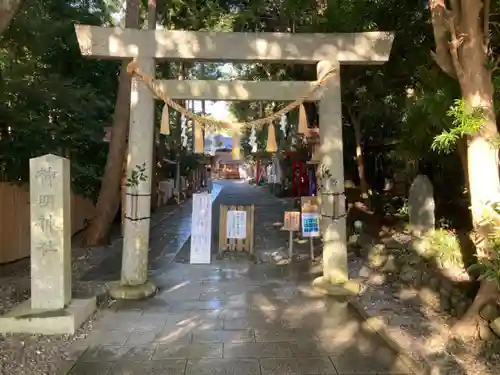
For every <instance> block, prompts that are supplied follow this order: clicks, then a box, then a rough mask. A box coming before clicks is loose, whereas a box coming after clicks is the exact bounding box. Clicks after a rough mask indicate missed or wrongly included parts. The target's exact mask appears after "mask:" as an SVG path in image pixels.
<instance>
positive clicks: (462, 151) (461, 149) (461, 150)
mask: <svg viewBox="0 0 500 375" xmlns="http://www.w3.org/2000/svg"><path fill="white" fill-rule="evenodd" d="M467 144H468V140H467V139H466V138H462V139H460V140H459V141H458V144H457V152H458V157H459V158H460V164H461V165H462V169H463V174H464V183H465V187H466V188H467V193H469V192H470V185H469V164H468V162H467Z"/></svg>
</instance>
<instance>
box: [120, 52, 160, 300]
mask: <svg viewBox="0 0 500 375" xmlns="http://www.w3.org/2000/svg"><path fill="white" fill-rule="evenodd" d="M137 63H138V65H139V68H140V69H141V70H142V71H144V73H145V74H148V75H151V76H153V77H154V75H155V62H154V60H153V59H151V58H141V59H138V60H137ZM153 143H154V98H153V95H152V94H151V92H150V91H149V89H148V88H147V87H146V85H145V84H143V83H141V82H139V81H138V80H137V79H135V78H133V79H132V89H131V97H130V131H129V143H128V157H127V161H128V162H127V178H128V179H129V178H130V177H131V176H132V174H133V173H134V171H136V172H138V171H139V168H144V171H143V176H144V178H143V179H141V178H139V180H138V181H137V184H135V185H134V184H132V185H133V186H127V191H126V195H127V199H126V207H125V208H126V213H125V225H124V235H123V254H122V271H121V280H120V285H117V286H114V287H113V288H111V291H110V294H111V296H112V297H114V298H117V299H139V298H144V297H147V296H150V295H152V294H153V293H154V292H155V291H156V287H155V286H154V285H153V284H151V283H150V282H149V281H148V252H149V224H150V215H151V176H152V173H153V169H152V165H153Z"/></svg>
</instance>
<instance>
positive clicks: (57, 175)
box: [30, 154, 71, 310]
mask: <svg viewBox="0 0 500 375" xmlns="http://www.w3.org/2000/svg"><path fill="white" fill-rule="evenodd" d="M70 181H71V179H70V163H69V160H68V159H65V158H61V157H59V156H56V155H52V154H48V155H44V156H40V157H38V158H33V159H30V212H31V308H32V309H35V310H36V309H42V310H58V309H63V308H65V307H66V306H67V305H68V304H69V303H70V301H71V211H70V204H71V189H70Z"/></svg>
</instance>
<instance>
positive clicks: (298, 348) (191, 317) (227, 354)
mask: <svg viewBox="0 0 500 375" xmlns="http://www.w3.org/2000/svg"><path fill="white" fill-rule="evenodd" d="M222 186H223V192H222V193H221V194H220V195H219V198H218V199H220V201H221V202H224V203H229V204H231V203H232V202H237V201H241V200H242V199H244V200H246V201H248V203H258V206H257V207H260V208H258V211H257V212H262V210H266V208H265V207H266V206H265V204H268V203H269V204H271V203H272V202H274V205H271V206H268V207H267V211H272V212H273V213H263V214H262V215H266V216H265V217H264V218H261V217H259V216H258V218H259V219H258V226H259V230H260V231H261V232H263V231H265V230H268V227H269V225H270V224H269V223H271V224H272V222H273V221H274V220H278V219H279V218H282V215H283V208H282V206H281V203H279V204H278V203H277V200H278V199H277V198H276V197H272V196H271V197H270V194H269V193H267V191H264V190H263V189H261V188H255V187H250V186H248V185H241V184H240V183H238V182H223V183H222ZM249 189H254V190H255V191H253V192H252V191H250V190H249ZM249 191H250V193H248V192H249ZM246 193H248V194H246ZM245 194H246V195H245ZM270 202H271V203H270ZM234 204H236V203H234ZM259 210H261V211H259ZM267 211H266V212H267ZM276 212H278V213H276ZM258 215H259V214H258ZM273 215H274V216H273ZM189 220H190V219H189ZM215 222H216V223H217V221H215ZM165 225H166V224H165ZM215 230H217V228H215ZM155 233H158V232H155ZM263 233H264V232H263ZM269 233H271V232H269ZM273 233H274V234H273V236H274V237H272V238H273V239H272V241H274V242H273V244H271V242H269V241H270V240H269V238H267V239H266V240H262V239H259V241H260V242H256V244H258V246H261V249H262V248H265V247H266V246H277V245H278V242H279V241H281V240H282V239H281V238H280V236H281V234H280V232H279V231H274V232H273ZM162 236H164V238H167V237H168V236H170V234H162ZM285 237H286V236H285ZM160 242H161V241H160ZM152 243H155V242H154V241H153V242H152ZM158 243H159V242H158ZM163 243H165V242H163ZM187 243H189V241H188V242H187ZM270 244H271V245H270ZM284 244H285V246H286V240H285V242H284ZM185 247H186V246H185ZM183 251H184V250H183ZM183 251H181V252H183ZM158 254H159V257H160V258H161V256H162V255H161V254H162V252H161V251H160V252H158ZM167 255H168V254H165V253H163V256H165V257H166V256H167ZM181 255H182V254H181ZM180 258H181V261H180V262H171V261H170V260H171V258H168V259H167V260H162V259H159V260H157V261H153V263H155V262H156V264H157V267H156V268H154V270H155V272H154V273H152V280H153V282H154V283H155V284H156V285H158V286H159V292H158V293H157V294H156V295H155V296H154V297H152V298H149V299H146V300H142V301H120V302H116V303H114V304H113V305H112V306H110V307H109V308H108V309H106V310H104V311H102V312H101V313H100V316H99V318H98V319H97V321H96V322H95V328H94V330H93V331H92V332H91V333H90V334H89V335H88V336H87V337H86V338H84V339H82V340H77V341H75V342H74V343H73V344H72V347H71V348H70V351H69V353H68V355H67V356H66V360H65V361H63V362H61V366H60V369H61V372H60V374H61V375H66V374H70V375H79V374H92V375H96V374H97V375H99V374H103V375H125V374H126V375H134V374H140V375H148V374H176V375H209V374H210V375H217V374H220V375H222V374H224V375H228V374H233V375H236V374H237V375H250V374H256V375H294V374H297V375H313V374H315V375H318V374H323V375H333V374H337V375H338V374H343V375H348V374H350V375H353V374H365V375H368V374H373V375H389V374H402V375H410V374H412V371H411V369H410V368H409V367H408V366H406V365H405V363H404V362H403V361H402V360H401V359H400V357H399V356H398V355H397V354H396V353H395V352H394V351H392V350H391V349H389V348H388V347H387V346H386V345H385V343H384V342H383V341H382V340H381V339H380V337H379V336H378V335H377V334H376V333H374V332H372V331H370V330H368V329H366V328H365V325H364V323H363V322H362V321H361V320H360V318H359V316H358V315H357V314H356V313H355V312H354V311H353V310H352V308H351V307H350V306H349V304H348V303H347V301H345V300H340V299H333V298H327V297H324V296H322V295H319V294H317V293H316V292H314V290H312V288H311V286H310V285H311V281H312V280H313V279H314V277H316V276H317V274H316V272H317V271H316V270H315V269H314V268H311V267H310V266H309V264H304V263H302V262H298V263H294V264H290V265H286V266H279V267H278V266H275V265H269V264H267V265H266V264H252V263H250V262H248V261H246V260H244V259H242V260H229V259H225V260H218V261H217V260H214V261H213V262H212V264H210V265H189V264H185V263H183V261H182V258H183V256H181V257H180ZM157 259H158V258H157ZM185 260H186V259H185V258H184V261H185ZM57 375H59V374H57Z"/></svg>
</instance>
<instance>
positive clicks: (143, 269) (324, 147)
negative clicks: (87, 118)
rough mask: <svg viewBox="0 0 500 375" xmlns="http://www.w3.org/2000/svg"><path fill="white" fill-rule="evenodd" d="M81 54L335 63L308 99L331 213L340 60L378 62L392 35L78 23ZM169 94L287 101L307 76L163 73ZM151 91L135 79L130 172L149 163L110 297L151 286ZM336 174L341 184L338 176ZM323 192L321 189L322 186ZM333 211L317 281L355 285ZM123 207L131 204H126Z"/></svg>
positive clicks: (151, 66)
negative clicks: (276, 78) (209, 77)
mask: <svg viewBox="0 0 500 375" xmlns="http://www.w3.org/2000/svg"><path fill="white" fill-rule="evenodd" d="M75 29H76V35H77V38H78V43H79V45H80V49H81V53H82V55H84V56H89V57H94V58H105V59H131V58H135V59H136V61H137V64H138V67H139V68H140V69H141V71H143V72H144V73H146V74H148V75H150V76H153V77H154V76H155V60H159V61H161V60H166V61H180V60H192V61H198V62H202V61H223V62H242V61H248V62H259V61H262V62H268V63H272V62H284V63H295V64H317V70H318V77H322V76H323V74H325V73H326V72H328V71H330V70H331V69H332V68H335V69H336V70H335V75H334V77H332V78H330V79H329V80H328V82H327V83H326V85H324V86H323V87H322V88H321V89H320V90H319V91H318V92H317V93H316V94H315V95H313V97H312V98H310V100H319V101H320V104H319V123H320V145H321V146H320V154H321V165H320V168H323V169H327V170H328V171H329V174H330V176H331V178H325V179H324V181H323V187H322V192H323V194H322V199H321V210H322V213H332V212H333V209H334V196H335V195H338V194H341V195H342V194H343V193H344V184H343V181H344V166H343V144H342V113H341V91H340V65H342V64H367V65H369V64H371V65H373V64H383V63H384V62H386V61H387V60H388V59H389V54H390V51H391V47H392V42H393V39H394V35H393V34H392V33H386V32H367V33H345V34H305V33H304V34H289V33H229V32H194V31H177V30H175V31H166V30H137V29H123V28H101V27H96V26H88V25H76V26H75ZM160 85H162V86H163V88H164V89H165V92H167V93H168V95H169V97H171V98H172V99H200V100H201V99H207V100H210V99H212V100H255V101H257V100H275V101H292V100H295V99H296V98H297V96H296V95H298V94H299V93H301V92H302V90H303V89H304V88H305V87H307V86H308V85H309V86H311V85H312V83H311V82H239V81H231V82H220V81H160ZM153 137H154V98H153V95H152V93H151V92H150V91H149V89H148V88H147V87H146V85H145V84H143V83H140V82H139V81H138V80H137V79H135V78H134V79H133V80H132V93H131V110H130V133H129V150H128V163H127V176H129V175H130V174H131V172H132V170H133V169H134V168H135V166H136V165H142V164H144V163H145V166H146V171H145V172H146V180H145V181H141V182H140V183H139V185H138V187H137V190H138V194H139V198H140V199H139V200H138V202H137V215H138V217H140V218H142V220H137V221H132V220H128V219H126V221H125V230H124V247H123V263H122V276H121V282H120V284H119V285H117V286H115V287H113V288H112V289H111V291H110V293H111V295H112V296H113V297H115V298H122V299H137V298H143V297H146V296H149V295H151V294H153V293H154V292H155V290H156V287H155V286H154V285H153V284H152V283H151V282H149V281H148V277H147V274H148V251H149V225H150V220H149V216H150V200H151V198H150V196H151V174H152V163H153V162H152V155H153ZM334 181H338V182H339V184H335V183H334ZM325 193H326V194H325ZM336 206H337V207H336V211H337V212H336V216H338V217H339V218H338V219H336V220H334V219H333V218H332V217H331V215H328V214H327V215H323V217H322V220H321V222H322V223H321V226H322V236H323V276H322V277H320V278H319V279H316V280H315V281H314V285H315V286H316V287H317V288H319V289H321V290H322V291H324V292H326V293H333V294H338V293H342V294H343V293H348V292H352V291H354V290H352V288H351V286H350V283H349V282H348V281H349V280H348V275H347V247H346V242H347V241H346V218H345V202H344V199H338V201H337V204H336ZM127 210H128V208H127Z"/></svg>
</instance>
